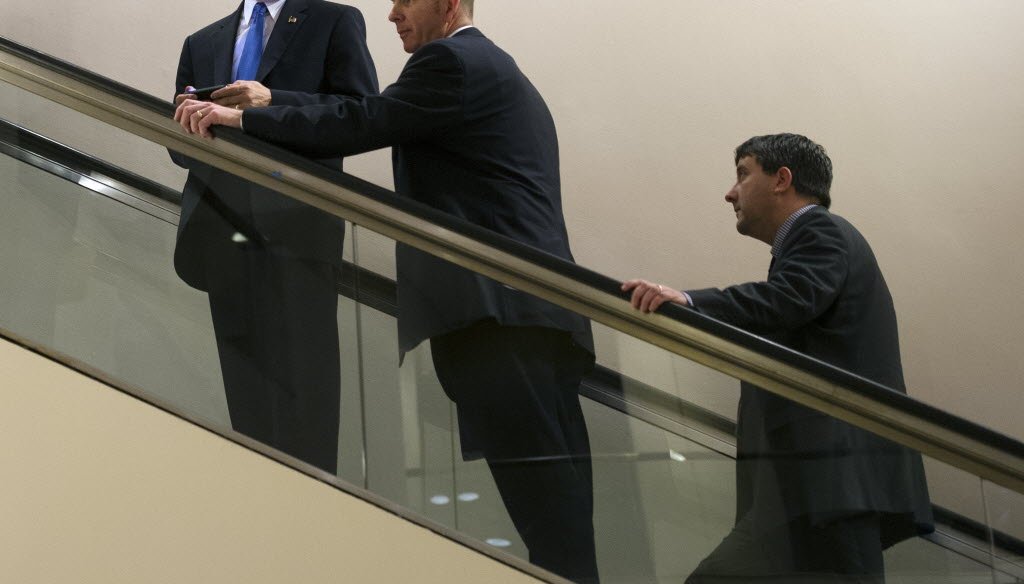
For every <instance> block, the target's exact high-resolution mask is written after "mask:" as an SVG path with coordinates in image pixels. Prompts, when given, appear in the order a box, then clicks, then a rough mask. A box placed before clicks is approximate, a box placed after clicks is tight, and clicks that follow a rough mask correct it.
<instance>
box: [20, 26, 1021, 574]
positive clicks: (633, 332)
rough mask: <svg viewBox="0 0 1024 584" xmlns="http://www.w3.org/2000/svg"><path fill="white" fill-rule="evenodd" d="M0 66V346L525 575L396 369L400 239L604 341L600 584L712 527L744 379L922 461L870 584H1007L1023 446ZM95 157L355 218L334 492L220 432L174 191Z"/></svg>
mask: <svg viewBox="0 0 1024 584" xmlns="http://www.w3.org/2000/svg"><path fill="white" fill-rule="evenodd" d="M2 54H3V59H4V60H3V62H2V63H0V73H2V75H3V76H2V79H3V80H4V81H3V83H4V86H3V87H0V95H2V96H3V99H2V103H3V104H4V105H3V106H0V107H2V109H0V118H4V119H5V120H15V121H17V122H18V123H13V122H11V121H4V122H3V124H2V125H0V184H2V185H3V193H2V196H3V200H2V201H0V205H2V206H3V209H4V212H3V213H2V214H0V237H2V238H3V244H2V245H0V274H2V279H0V330H2V331H3V333H4V335H5V336H6V337H7V338H9V339H12V340H15V341H16V342H18V343H19V344H22V345H24V346H27V347H32V348H33V349H35V350H37V351H39V352H42V353H44V354H46V355H50V356H51V357H53V358H56V359H59V360H61V361H62V362H63V363H65V364H66V365H68V366H70V367H75V368H79V369H80V370H82V371H85V372H87V373H89V374H90V375H92V376H95V377H98V378H100V379H102V380H103V381H105V382H107V383H109V384H110V385H112V386H116V387H118V388H120V389H122V390H123V391H126V392H128V393H130V394H131V395H134V396H135V397H138V398H140V399H142V400H144V401H145V402H148V403H151V404H153V405H156V406H158V407H160V408H162V409H164V410H166V411H168V412H170V413H173V414H174V415H176V416H178V417H180V418H182V419H184V420H187V421H189V422H191V423H193V424H197V425H199V426H201V427H203V428H206V429H209V430H212V431H213V432H215V433H217V434H220V435H221V436H223V437H226V438H228V439H229V440H233V441H236V442H239V443H241V444H243V445H245V446H247V447H249V448H252V449H255V450H257V451H259V452H261V453H262V454H265V455H266V456H268V457H269V458H271V459H273V460H274V462H268V463H267V464H285V465H288V466H291V467H293V468H296V469H298V470H299V471H301V472H304V473H307V474H309V475H310V476H313V477H314V478H316V479H319V480H321V481H324V482H326V483H328V484H331V485H333V486H334V487H336V488H338V489H340V490H343V491H346V492H348V493H354V494H356V495H357V496H358V495H360V494H367V496H370V497H371V498H372V499H373V501H386V502H387V503H386V504H387V505H388V506H393V508H394V509H400V510H401V512H400V514H402V516H403V517H405V518H407V519H409V520H411V521H415V522H419V523H420V524H422V525H426V526H428V527H429V528H430V529H433V530H434V531H435V532H437V533H438V534H440V535H441V536H443V537H448V538H450V539H452V540H454V541H456V542H458V543H460V544H462V545H464V546H467V547H469V548H470V549H474V550H478V551H483V552H484V553H488V554H492V555H493V556H494V557H496V558H499V559H504V560H506V561H508V562H511V563H512V564H513V565H516V566H521V565H522V563H523V562H522V560H521V559H522V558H525V557H526V555H527V554H526V549H525V547H524V546H523V543H522V541H521V540H520V539H519V537H518V535H517V533H516V530H515V528H514V527H513V526H512V524H511V521H510V520H509V519H508V516H507V514H506V513H505V510H504V507H503V505H502V504H501V499H500V497H499V495H498V493H497V491H496V488H495V487H494V484H493V481H492V480H491V478H490V473H489V472H488V469H487V467H486V465H485V464H484V463H482V462H481V461H468V462H467V461H464V460H463V459H462V457H461V456H460V451H459V444H458V431H457V421H456V415H455V411H454V408H453V406H452V404H451V402H450V401H449V400H448V399H447V398H446V397H445V395H444V393H443V392H442V390H441V388H440V386H439V384H438V382H437V379H436V375H435V373H434V371H433V369H432V362H431V358H430V351H429V347H426V346H421V347H419V348H418V349H417V350H415V351H414V352H412V353H410V354H409V355H407V356H406V357H405V360H404V362H403V363H402V364H401V365H399V362H398V358H397V354H396V349H395V347H396V344H397V342H396V336H397V333H396V320H395V314H396V306H395V297H396V290H395V285H394V280H393V278H394V264H393V247H394V242H395V240H396V239H398V240H401V241H403V242H405V243H408V244H411V245H415V246H417V247H422V248H423V249H425V250H426V251H429V252H432V253H441V254H444V256H445V257H446V258H450V259H452V261H457V262H459V263H462V264H463V265H466V266H467V267H470V268H471V269H474V270H477V271H480V272H481V273H484V274H486V275H488V276H490V277H493V278H496V279H499V280H500V281H502V282H504V283H506V284H508V285H511V286H514V287H516V288H517V289H520V290H523V291H524V292H527V293H535V294H539V295H542V296H543V297H544V298H545V299H548V300H551V301H554V302H557V303H561V304H564V305H566V306H568V307H569V308H571V309H574V310H578V311H580V312H581V313H583V314H585V315H586V316H588V317H591V318H593V319H594V321H595V323H600V324H596V325H595V333H596V340H597V344H598V346H597V350H598V364H599V366H598V368H597V369H596V371H595V372H594V373H592V374H591V375H590V376H589V377H588V378H587V379H586V380H585V384H584V387H583V391H582V394H583V396H584V400H583V408H584V414H585V416H586V418H587V424H588V428H589V429H590V435H591V436H590V438H591V445H592V450H593V465H594V491H595V518H594V521H595V531H596V534H597V551H598V562H599V567H600V572H601V575H602V581H604V582H681V581H683V580H684V579H685V578H686V576H687V575H688V574H689V573H690V572H691V571H692V570H693V568H694V567H695V566H696V565H697V564H698V563H699V562H700V560H701V559H702V558H704V557H705V556H706V555H707V554H708V553H709V552H711V550H713V549H714V548H715V546H716V545H717V544H718V542H719V541H720V540H721V538H722V537H723V536H724V535H725V534H726V533H727V532H728V531H729V529H730V528H731V526H732V523H733V520H734V513H735V495H736V494H735V492H734V483H735V441H734V439H733V437H732V435H733V431H734V422H733V419H732V415H733V410H734V409H735V402H736V396H737V395H738V387H737V382H736V379H746V380H751V379H756V380H757V381H759V382H761V383H762V384H763V385H764V386H766V387H768V388H769V389H771V390H773V391H778V392H779V393H781V394H782V395H784V396H786V397H790V398H792V399H797V400H802V402H803V403H806V404H808V405H810V406H811V407H815V408H817V409H821V410H823V411H825V412H826V413H828V414H831V415H835V416H837V417H839V418H841V419H843V420H845V421H848V422H851V423H854V424H856V425H860V426H862V427H865V428H868V429H870V430H872V431H877V432H879V433H881V434H882V435H883V436H885V437H887V438H890V439H893V440H896V441H899V442H901V443H903V444H906V445H909V446H911V447H914V448H916V449H918V450H920V451H921V452H922V453H923V454H924V458H925V461H926V462H925V464H926V470H927V472H928V479H929V488H930V490H931V497H932V502H933V504H934V511H935V517H936V521H937V528H936V531H935V532H934V533H932V534H923V535H922V536H920V537H917V538H912V539H910V540H907V541H904V542H902V543H900V544H898V545H896V546H894V547H893V548H891V549H890V550H888V551H887V552H886V570H887V581H888V582H979V583H980V582H986V583H987V582H999V583H1003V582H1005V583H1011V582H1024V557H1022V556H1024V542H1022V540H1024V482H1022V481H1024V479H1022V477H1024V469H1022V467H1021V460H1024V454H1022V453H1024V445H1021V444H1020V443H1019V442H1016V441H1013V440H1011V439H1009V438H1006V437H1003V436H1000V435H998V434H995V433H993V432H990V431H987V430H985V429H983V428H979V427H977V426H976V425H974V424H971V423H970V422H967V421H965V420H961V419H959V418H956V417H955V416H953V415H951V414H948V413H945V412H939V411H937V410H934V408H930V407H929V406H926V405H924V404H921V403H918V402H915V401H914V400H912V399H910V398H906V397H905V396H901V395H895V394H892V392H886V391H885V390H884V388H879V387H876V386H874V385H873V384H870V383H868V382H865V381H864V380H861V379H859V378H856V377H855V376H852V375H849V374H845V375H844V373H843V372H841V371H839V370H835V369H833V368H830V367H828V366H827V365H824V364H821V363H818V362H814V361H813V360H810V359H807V358H804V357H802V356H799V355H795V354H792V353H791V352H789V351H786V350H784V349H781V348H780V347H778V346H775V345H771V344H770V343H767V342H765V341H763V340H761V339H757V338H756V337H752V336H750V335H746V334H745V333H742V332H740V331H737V330H735V329H731V328H730V327H727V326H725V325H722V324H721V323H715V322H713V321H710V319H706V318H702V317H699V316H696V315H693V314H690V313H688V312H687V311H681V310H678V311H675V312H671V311H669V312H670V314H669V315H667V316H664V315H658V316H655V317H652V318H649V319H648V318H646V317H641V316H639V315H633V314H632V313H630V312H629V311H628V310H625V309H624V308H623V307H624V306H625V302H624V301H623V300H622V299H621V298H619V297H618V294H617V290H616V288H617V283H616V282H614V281H612V280H610V279H608V278H605V277H603V276H600V275H599V274H594V273H593V272H590V271H588V270H586V269H584V268H580V267H576V266H571V265H568V264H565V263H564V262H559V261H558V260H554V259H552V258H550V257H546V256H544V255H543V254H539V253H536V252H533V251H531V250H528V249H523V248H522V246H517V245H515V244H514V243H512V242H508V241H504V240H501V239H500V238H496V237H494V236H492V235H489V234H487V233H482V232H481V230H478V229H473V228H472V227H471V226H467V225H463V224H460V223H458V222H456V221H454V220H451V219H450V218H446V217H443V216H439V215H438V214H436V213H431V212H430V210H426V209H421V208H417V207H416V206H415V205H411V204H409V203H407V202H403V201H401V200H397V199H394V198H393V195H392V194H391V193H389V192H387V191H385V190H384V189H380V188H379V187H375V186H373V185H369V184H367V183H365V182H363V181H360V180H358V179H355V178H353V177H350V176H346V175H341V174H340V173H333V172H330V171H327V170H326V169H323V168H319V167H317V166H315V165H312V164H310V163H308V162H307V161H305V160H303V159H300V158H298V157H295V156H291V155H289V154H287V153H285V152H282V151H279V150H277V149H274V148H271V147H268V146H266V145H263V144H260V143H257V142H256V141H254V140H248V139H246V138H245V137H244V136H237V137H234V138H228V139H225V140H216V141H214V142H201V141H199V140H195V139H193V138H188V137H185V136H182V135H180V133H177V132H176V131H175V128H174V125H173V123H170V122H169V121H168V111H169V110H168V108H169V106H168V105H167V104H165V103H162V102H160V101H159V100H156V99H154V98H151V97H149V96H146V95H144V94H141V93H139V92H135V91H133V90H131V89H130V88H124V87H120V86H115V85H112V84H111V82H109V81H108V80H104V79H101V78H98V77H97V76H95V75H91V74H89V73H88V72H85V71H81V70H78V69H75V68H73V67H71V66H69V65H66V64H63V63H59V62H57V61H55V60H53V59H49V58H46V57H45V56H41V55H38V54H35V53H33V52H32V51H30V50H28V49H25V48H24V47H18V46H16V45H14V44H13V43H5V44H4V45H3V51H2ZM98 88H102V90H101V89H98ZM101 96H102V97H101ZM110 96H119V97H110ZM44 98H48V99H52V100H54V101H56V102H58V103H60V104H62V106H64V107H59V106H54V105H52V104H49V103H48V102H47V101H46V100H45V99H44ZM26 112H31V113H32V115H27V114H26ZM40 112H43V113H40ZM97 120H100V121H101V122H102V123H101V122H98V121H97ZM108 124H109V125H108ZM115 126H116V127H115ZM68 129H71V130H70V131H69V130H68ZM76 129H78V130H76ZM42 133H57V134H60V135H61V136H62V137H61V141H62V142H69V143H73V145H74V147H73V148H71V147H68V146H65V145H63V144H61V143H59V142H57V141H54V140H52V139H50V138H47V137H46V136H44V135H42ZM115 144H116V145H117V146H116V148H125V146H124V145H126V144H128V145H130V147H131V148H132V149H138V150H146V151H149V152H151V153H160V151H161V150H163V149H164V148H167V147H170V148H174V149H180V150H182V151H186V152H188V153H189V155H190V156H194V157H196V158H199V159H201V160H204V162H207V163H209V164H212V165H215V166H223V167H225V168H227V169H229V170H231V171H232V172H237V173H238V174H239V175H240V176H245V177H246V178H250V179H252V180H262V181H265V182H266V183H267V184H268V185H272V186H274V188H277V189H278V190H280V191H281V192H283V193H285V195H288V196H295V197H298V198H300V199H301V200H304V201H306V202H309V203H311V204H316V205H318V206H320V207H321V208H324V209H326V210H329V211H331V212H335V213H337V214H339V215H341V216H342V217H345V218H346V219H348V220H350V221H351V222H352V223H351V224H350V225H349V227H348V229H347V235H346V242H345V265H344V270H343V274H342V278H341V284H340V287H339V294H340V299H341V300H340V304H339V310H338V326H339V331H340V337H341V371H342V401H341V412H342V422H341V436H340V438H339V458H338V475H337V477H332V476H325V473H323V472H320V471H318V470H316V469H314V468H312V467H310V466H308V465H305V464H303V463H302V462H300V461H296V460H295V459H292V458H290V457H288V456H287V455H284V454H281V453H277V452H274V451H272V449H268V448H266V447H263V446H261V445H259V444H255V443H252V441H251V440H247V439H246V438H245V437H243V436H241V435H238V434H236V433H234V432H233V431H232V430H231V425H230V422H229V420H228V417H227V409H226V404H225V402H224V396H223V388H222V384H221V377H220V365H219V362H218V359H217V347H216V344H215V342H214V339H213V332H212V323H211V322H210V320H209V306H208V304H207V300H206V296H205V294H203V293H200V292H198V291H196V290H193V289H191V288H189V287H188V286H187V285H185V284H184V283H183V282H181V281H180V280H179V279H178V277H177V276H176V275H175V273H174V269H173V265H172V259H171V258H172V253H173V249H174V238H175V232H176V225H177V216H178V213H179V207H178V203H179V194H178V191H177V189H176V188H169V187H167V186H164V185H165V184H169V183H173V181H174V171H173V169H171V170H159V169H152V168H147V167H145V166H144V165H140V166H139V167H138V168H134V169H131V170H127V169H125V168H122V167H120V166H119V165H113V164H109V163H107V162H105V161H104V159H114V158H115V157H114V156H112V155H111V148H112V147H114V146H112V145H115ZM155 156H156V154H154V156H152V157H150V158H149V159H155ZM168 165H169V163H168ZM175 186H177V185H175ZM438 234H440V235H438ZM509 258H512V259H511V260H510V259H509ZM616 302H617V303H618V305H617V306H618V308H617V309H615V310H612V309H610V308H609V306H616V304H615V303H616ZM789 372H795V373H792V374H791V373H789ZM808 379H809V381H808ZM822 380H824V381H822ZM922 420H924V422H922ZM953 445H956V446H957V447H956V448H954V446H953ZM366 529H368V530H372V529H373V527H372V526H367V527H366ZM514 558H520V560H515V559H514ZM530 573H531V575H533V576H536V577H538V578H541V579H551V580H552V581H554V580H553V578H554V577H553V576H551V575H549V574H547V573H545V572H543V571H540V570H531V571H530Z"/></svg>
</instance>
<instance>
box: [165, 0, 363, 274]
mask: <svg viewBox="0 0 1024 584" xmlns="http://www.w3.org/2000/svg"><path fill="white" fill-rule="evenodd" d="M241 16H242V5H239V7H238V9H237V10H235V12H234V13H233V14H231V15H230V16H227V17H225V18H223V19H221V20H218V21H217V22H214V23H213V24H211V25H209V26H207V27H205V28H203V29H202V30H200V31H198V32H196V33H195V34H192V35H190V36H189V37H188V38H187V39H185V43H184V46H183V47H182V50H181V59H180V62H179V64H178V73H177V79H176V82H175V94H176V95H177V94H180V93H183V92H184V90H185V86H186V85H192V86H193V87H208V86H211V85H220V84H223V83H230V82H231V64H232V57H233V54H234V45H235V37H236V35H237V31H238V24H239V21H240V19H241ZM256 81H259V82H260V83H262V84H263V85H265V86H266V87H268V88H270V90H271V103H272V104H281V105H305V104H318V103H337V102H338V101H339V100H340V99H341V97H340V96H342V95H355V96H362V95H372V94H376V93H377V90H378V88H377V73H376V70H375V69H374V66H373V60H372V59H371V57H370V54H369V51H368V49H367V47H366V25H365V23H364V22H363V17H362V14H361V13H360V12H359V10H357V9H355V8H352V7H350V6H344V5H341V4H335V3H333V2H326V1H324V0H287V2H286V3H285V5H284V6H283V7H282V9H281V13H280V15H279V16H278V20H277V23H276V24H275V25H274V31H273V33H272V34H271V36H270V39H269V40H268V41H267V46H266V48H265V49H264V51H263V56H262V59H261V60H260V67H259V70H258V71H257V74H256ZM337 154H338V153H337V152H335V153H333V155H332V156H331V157H329V158H326V159H324V160H323V161H322V162H324V163H325V164H327V165H329V166H333V167H334V168H337V169H339V170H340V169H341V159H340V158H339V157H338V156H337ZM171 158H172V159H174V161H175V162H176V163H178V164H179V165H181V166H184V167H186V168H188V169H189V171H190V172H189V176H188V179H187V181H186V183H185V188H184V190H183V193H182V210H181V221H180V223H179V225H178V244H177V247H176V249H175V255H174V264H175V268H176V269H177V271H178V274H179V275H180V276H181V277H182V279H184V280H185V281H186V282H188V283H189V284H191V285H193V286H195V287H197V288H200V289H207V284H206V282H205V278H206V273H207V270H206V269H205V266H204V263H203V260H204V258H206V257H208V256H210V255H211V253H210V250H211V246H215V245H230V241H223V240H224V237H223V236H222V233H221V232H220V231H218V230H214V229H213V228H212V227H211V224H214V223H216V222H215V221H212V220H211V219H212V218H213V216H218V218H219V219H220V220H223V219H226V220H227V221H228V222H229V223H231V224H232V227H234V228H235V229H236V230H237V231H240V232H242V233H243V234H244V235H246V236H248V237H249V239H250V240H255V241H257V242H259V243H260V244H261V245H264V246H265V247H266V249H267V250H268V251H270V252H272V253H279V254H282V255H288V256H292V257H299V258H307V259H315V260H319V261H326V262H329V263H331V264H333V265H336V266H340V265H341V246H342V241H343V238H344V222H343V221H341V220H340V219H338V218H336V217H333V216H331V215H329V214H327V213H324V212H322V211H319V210H317V209H314V208H312V207H309V206H307V205H304V204H302V203H299V202H297V201H294V200H293V199H290V198H288V197H285V196H283V195H279V194H277V193H275V192H273V191H271V190H269V189H266V188H263V187H260V186H257V185H254V184H252V183H250V182H247V181H244V180H240V179H238V178H236V177H234V176H233V175H230V174H228V173H225V172H222V171H219V170H216V169H214V168H212V167H210V166H207V165H205V164H202V163H200V162H198V161H195V160H191V159H188V158H186V157H184V156H181V155H180V154H177V153H174V152H172V153H171ZM221 231H222V230H221Z"/></svg>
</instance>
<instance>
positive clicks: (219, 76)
mask: <svg viewBox="0 0 1024 584" xmlns="http://www.w3.org/2000/svg"><path fill="white" fill-rule="evenodd" d="M242 6H243V5H242V4H239V5H238V9H237V10H235V14H234V15H232V16H229V17H228V18H225V19H224V20H222V21H221V27H220V30H219V31H217V33H216V35H215V36H214V39H213V84H214V85H220V84H222V83H231V66H232V64H233V63H234V58H235V38H236V37H237V36H238V24H239V22H241V20H242Z"/></svg>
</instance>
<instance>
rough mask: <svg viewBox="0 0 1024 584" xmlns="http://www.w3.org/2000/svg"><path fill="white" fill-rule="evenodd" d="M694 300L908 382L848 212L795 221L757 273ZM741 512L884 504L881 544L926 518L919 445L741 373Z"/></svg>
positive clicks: (880, 376)
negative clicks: (763, 274)
mask: <svg viewBox="0 0 1024 584" xmlns="http://www.w3.org/2000/svg"><path fill="white" fill-rule="evenodd" d="M688 293H689V294H690V297H691V298H692V299H693V303H694V307H695V308H696V310H698V311H700V312H702V313H704V314H707V315H709V316H712V317H714V318H717V319H719V320H722V321H725V322H728V323H730V324H733V325H736V326H738V327H740V328H743V329H746V330H748V331H750V332H752V333H755V334H758V335H761V336H764V337H766V338H768V339H771V340H773V341H775V342H778V343H779V344H782V345H785V346H787V347H790V348H792V349H795V350H797V351H799V352H801V353H805V354H807V355H810V356H812V357H815V358H817V359H820V360H822V361H825V362H827V363H830V364H832V365H835V366H838V367H841V368H843V369H846V370H848V371H851V372H853V373H856V374H858V375H860V376H862V377H865V378H867V379H870V380H872V381H876V382H878V383H881V384H883V385H886V386H888V387H891V388H893V389H895V390H898V391H901V392H904V393H905V392H906V388H905V386H904V382H903V368H902V365H901V363H900V348H899V337H898V332H897V324H896V312H895V310H894V308H893V303H892V297H891V296H890V294H889V289H888V287H887V286H886V283H885V279H884V278H883V277H882V272H881V271H880V270H879V267H878V263H877V261H876V260H875V256H874V253H873V252H872V251H871V248H870V246H869V245H868V243H867V241H865V239H864V237H863V236H861V234H860V233H859V232H858V231H857V230H856V229H855V228H854V227H853V226H852V225H850V223H849V222H847V221H846V220H845V219H843V218H841V217H839V216H836V215H833V214H831V213H829V212H828V210H826V209H825V208H824V207H820V206H819V207H815V208H813V209H811V210H810V211H808V212H806V213H805V214H804V215H802V216H801V217H800V218H798V219H797V220H796V223H795V224H794V225H793V228H792V230H791V231H790V233H789V235H788V236H787V237H786V240H785V241H784V243H783V245H782V248H781V250H780V252H779V255H778V256H777V257H776V258H775V259H774V260H773V262H772V265H771V268H770V270H769V274H768V280H767V281H765V282H754V283H749V284H741V285H738V286H732V287H730V288H726V289H724V290H718V289H706V290H693V291H689V292H688ZM741 391H742V393H741V397H740V405H739V415H738V426H737V432H738V436H737V449H738V452H737V460H738V463H737V500H738V504H737V518H740V517H743V515H744V514H746V513H748V512H751V511H753V512H755V513H757V514H758V521H759V523H760V525H761V526H763V527H764V528H766V529H767V528H770V527H771V526H772V525H773V524H777V523H778V522H780V521H788V520H791V519H794V518H796V517H798V516H800V515H805V514H807V515H810V516H811V518H812V521H818V520H820V521H827V520H830V519H833V518H836V517H840V516H844V515H849V514H853V513H857V512H862V511H880V512H883V513H886V514H888V515H887V517H889V519H887V520H885V521H883V538H884V540H885V543H886V545H888V544H891V543H894V542H895V541H898V540H900V539H902V538H905V537H908V536H910V535H912V534H914V533H916V532H917V529H922V530H927V529H928V528H929V526H930V524H931V514H930V506H929V504H928V494H927V487H926V485H925V482H924V470H923V466H922V464H921V457H920V455H919V454H916V453H912V452H911V451H909V450H908V449H906V448H904V447H901V446H898V445H896V444H894V443H892V442H890V441H888V440H884V439H881V438H879V437H877V436H875V435H873V434H871V433H869V432H866V431H864V430H860V429H858V428H856V427H854V426H851V425H849V424H846V423H845V422H841V421H839V420H836V419H834V418H831V417H829V416H827V415H826V414H823V413H820V412H817V411H816V410H812V409H810V408H807V407H804V406H801V405H799V404H796V403H794V402H792V401H790V400H787V399H785V398H782V397H779V396H777V395H775V394H772V393H769V392H767V391H763V390H761V389H759V388H757V387H755V386H753V385H750V384H747V383H744V384H743V385H742V390H741Z"/></svg>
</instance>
